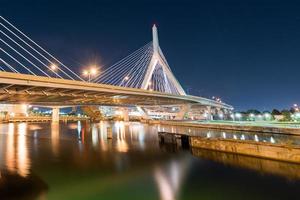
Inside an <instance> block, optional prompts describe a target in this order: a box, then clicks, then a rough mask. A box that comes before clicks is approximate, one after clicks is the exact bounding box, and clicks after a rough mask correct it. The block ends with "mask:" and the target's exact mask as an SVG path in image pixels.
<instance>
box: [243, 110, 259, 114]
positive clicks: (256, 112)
mask: <svg viewBox="0 0 300 200" xmlns="http://www.w3.org/2000/svg"><path fill="white" fill-rule="evenodd" d="M246 113H247V114H251V113H252V114H255V115H258V114H260V111H258V110H256V109H249V110H247V111H246Z"/></svg>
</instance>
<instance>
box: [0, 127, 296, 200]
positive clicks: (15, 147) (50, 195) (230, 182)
mask: <svg viewBox="0 0 300 200" xmlns="http://www.w3.org/2000/svg"><path fill="white" fill-rule="evenodd" d="M107 127H111V128H112V130H113V139H107ZM162 130H165V131H170V132H172V131H173V132H188V133H190V134H194V135H199V136H201V137H223V138H233V139H238V140H253V141H257V142H269V143H289V144H290V143H292V144H293V145H299V144H300V142H299V141H300V140H299V138H298V137H291V136H278V135H272V134H253V133H244V132H222V131H211V130H204V129H188V128H180V127H177V128H176V127H167V126H165V127H159V126H154V125H153V126H150V125H145V124H140V123H128V124H126V123H123V122H115V123H107V122H100V123H97V124H89V123H87V122H78V123H77V122H74V123H61V124H59V125H58V124H51V123H11V124H0V199H50V200H52V199H53V200H60V199H70V200H76V199H91V200H93V199H131V200H134V199H138V200H141V199H161V200H173V199H204V200H205V199H210V200H213V199H231V200H232V199H244V200H245V199H251V200H253V199H272V200H274V199H298V198H299V196H300V190H299V188H300V166H299V165H297V164H292V163H284V162H278V161H272V160H266V159H258V158H254V157H246V156H239V155H233V154H226V153H220V152H215V151H207V150H200V149H190V150H182V149H180V148H178V147H174V146H170V145H160V144H159V139H158V136H157V132H158V131H162Z"/></svg>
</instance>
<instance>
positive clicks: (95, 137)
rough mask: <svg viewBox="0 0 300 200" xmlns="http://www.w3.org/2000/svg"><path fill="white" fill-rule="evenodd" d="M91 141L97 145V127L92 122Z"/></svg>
mask: <svg viewBox="0 0 300 200" xmlns="http://www.w3.org/2000/svg"><path fill="white" fill-rule="evenodd" d="M92 142H93V146H94V147H97V145H98V131H97V127H96V125H95V124H93V127H92Z"/></svg>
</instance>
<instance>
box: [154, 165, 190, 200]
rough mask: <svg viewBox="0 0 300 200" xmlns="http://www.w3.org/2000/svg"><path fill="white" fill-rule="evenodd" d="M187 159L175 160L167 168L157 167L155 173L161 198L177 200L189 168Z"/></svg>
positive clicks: (163, 199) (162, 199)
mask: <svg viewBox="0 0 300 200" xmlns="http://www.w3.org/2000/svg"><path fill="white" fill-rule="evenodd" d="M187 164H188V163H187V160H181V161H173V162H171V163H170V164H169V165H168V167H167V168H166V169H163V168H162V167H156V168H155V171H154V174H155V180H156V182H157V186H158V189H159V193H160V199H161V200H175V199H177V198H178V194H179V192H180V191H179V190H180V188H181V184H182V181H183V179H184V176H185V172H186V170H187V167H188V165H187Z"/></svg>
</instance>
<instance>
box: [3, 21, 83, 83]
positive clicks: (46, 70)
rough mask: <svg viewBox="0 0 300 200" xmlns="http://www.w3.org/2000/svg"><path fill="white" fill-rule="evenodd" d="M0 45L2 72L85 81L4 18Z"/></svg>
mask: <svg viewBox="0 0 300 200" xmlns="http://www.w3.org/2000/svg"><path fill="white" fill-rule="evenodd" d="M0 44H1V46H0V52H1V54H0V55H1V57H0V70H1V71H7V72H14V73H22V74H31V75H35V76H47V77H55V78H64V79H71V80H83V79H82V78H81V77H80V76H78V75H77V74H76V73H75V72H73V71H72V70H71V69H70V68H68V67H67V66H66V65H64V64H63V63H62V62H60V61H59V60H58V59H57V58H55V57H54V56H53V55H52V54H50V53H49V52H48V51H46V50H45V49H44V48H42V47H41V46H40V45H38V44H37V43H36V42H35V41H33V40H32V39H30V38H29V37H28V36H27V35H26V34H25V33H23V32H22V31H20V30H19V29H18V28H17V27H16V26H14V25H13V24H12V23H10V22H9V21H8V20H6V19H5V18H4V17H2V16H0Z"/></svg>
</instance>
